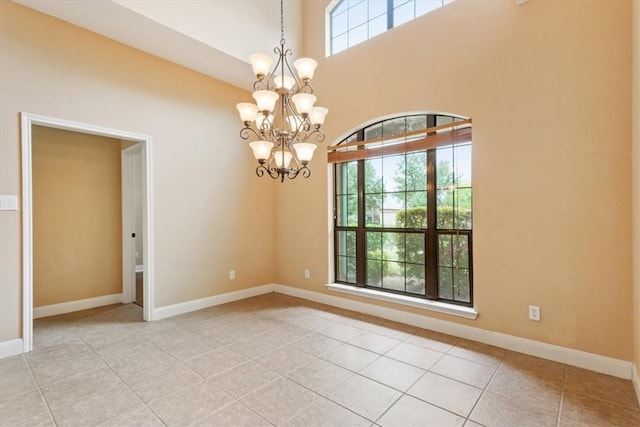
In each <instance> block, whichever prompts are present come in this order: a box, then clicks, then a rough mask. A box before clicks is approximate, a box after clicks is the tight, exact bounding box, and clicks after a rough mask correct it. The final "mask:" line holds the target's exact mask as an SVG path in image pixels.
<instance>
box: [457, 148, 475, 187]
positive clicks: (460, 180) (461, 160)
mask: <svg viewBox="0 0 640 427" xmlns="http://www.w3.org/2000/svg"><path fill="white" fill-rule="evenodd" d="M454 150H455V151H454V155H455V157H454V160H455V180H456V182H455V184H456V186H458V187H470V186H471V145H470V144H469V145H458V146H456V147H455V149H454Z"/></svg>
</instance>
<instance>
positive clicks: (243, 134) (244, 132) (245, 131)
mask: <svg viewBox="0 0 640 427" xmlns="http://www.w3.org/2000/svg"><path fill="white" fill-rule="evenodd" d="M251 134H254V135H255V136H256V137H258V139H260V138H261V135H260V134H259V133H258V132H257V131H256V130H255V129H254V128H253V127H252V126H245V127H243V128H242V129H240V138H242V139H244V140H247V139H249V138H250V137H251Z"/></svg>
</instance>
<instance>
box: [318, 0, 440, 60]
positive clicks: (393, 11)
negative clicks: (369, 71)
mask: <svg viewBox="0 0 640 427" xmlns="http://www.w3.org/2000/svg"><path fill="white" fill-rule="evenodd" d="M451 1H452V0H341V1H339V2H338V3H337V4H336V5H335V6H334V7H333V9H331V13H330V33H331V34H330V45H331V47H330V53H331V54H334V53H338V52H340V51H342V50H345V49H347V48H349V47H351V46H355V45H357V44H358V43H362V42H363V41H365V40H368V39H370V38H372V37H374V36H377V35H378V34H381V33H383V32H385V31H387V30H389V29H391V28H393V27H397V26H398V25H401V24H404V23H405V22H408V21H411V20H412V19H415V18H417V17H418V16H420V15H424V14H425V13H429V12H431V11H433V10H435V9H438V8H440V7H442V6H444V5H445V4H447V3H451Z"/></svg>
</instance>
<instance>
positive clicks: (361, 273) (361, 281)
mask: <svg viewBox="0 0 640 427" xmlns="http://www.w3.org/2000/svg"><path fill="white" fill-rule="evenodd" d="M358 141H364V129H360V130H359V131H358ZM358 148H359V149H364V147H358ZM364 187H365V176H364V160H358V230H357V231H356V283H357V284H358V286H365V284H366V277H367V275H366V268H367V265H366V262H367V261H366V248H365V246H366V239H365V206H364V201H365V197H364Z"/></svg>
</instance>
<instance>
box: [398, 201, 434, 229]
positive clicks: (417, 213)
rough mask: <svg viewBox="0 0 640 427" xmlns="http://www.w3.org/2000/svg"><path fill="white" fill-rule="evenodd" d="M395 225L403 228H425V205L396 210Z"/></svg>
mask: <svg viewBox="0 0 640 427" xmlns="http://www.w3.org/2000/svg"><path fill="white" fill-rule="evenodd" d="M396 225H398V226H399V227H403V228H427V207H426V206H418V207H416V208H409V209H406V210H401V211H398V213H396Z"/></svg>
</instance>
